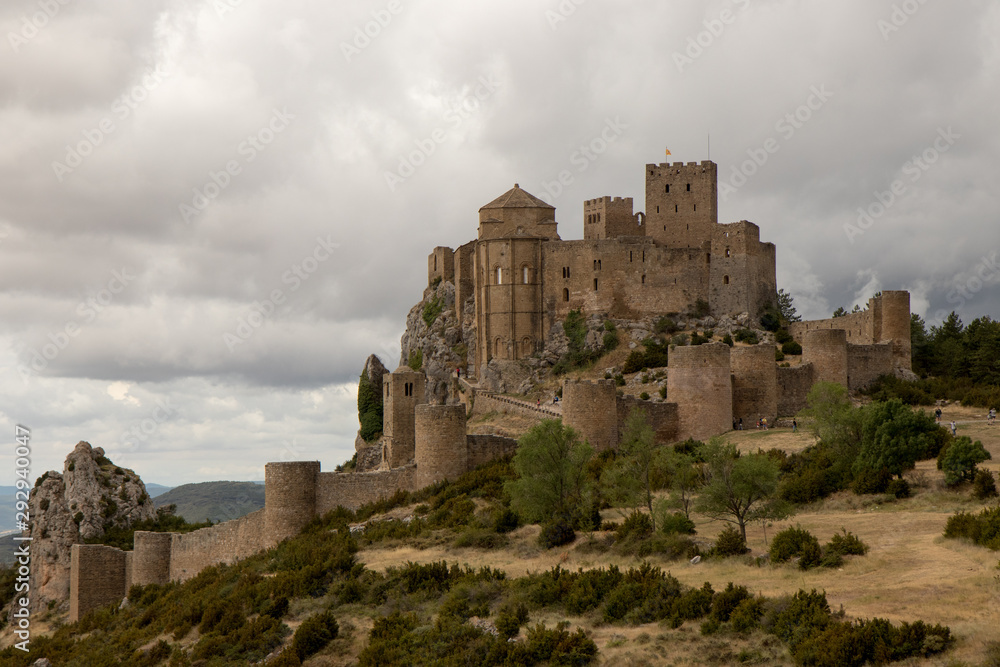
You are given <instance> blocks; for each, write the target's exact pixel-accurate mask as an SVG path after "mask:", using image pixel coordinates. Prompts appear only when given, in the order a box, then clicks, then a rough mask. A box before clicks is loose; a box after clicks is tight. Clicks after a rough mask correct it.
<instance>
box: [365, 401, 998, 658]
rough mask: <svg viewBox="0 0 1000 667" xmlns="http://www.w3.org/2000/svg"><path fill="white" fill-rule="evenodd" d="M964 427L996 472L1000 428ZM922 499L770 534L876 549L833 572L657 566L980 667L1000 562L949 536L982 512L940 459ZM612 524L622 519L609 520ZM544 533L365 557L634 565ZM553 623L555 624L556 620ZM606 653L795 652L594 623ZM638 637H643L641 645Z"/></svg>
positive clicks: (950, 410)
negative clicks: (846, 539)
mask: <svg viewBox="0 0 1000 667" xmlns="http://www.w3.org/2000/svg"><path fill="white" fill-rule="evenodd" d="M951 419H955V420H956V421H957V422H959V435H969V436H970V437H972V438H973V439H974V440H981V441H982V443H983V445H984V446H985V447H986V449H987V450H988V451H990V452H991V454H992V455H993V460H992V461H988V462H987V463H986V464H985V466H984V467H986V468H988V469H991V470H993V471H994V472H995V473H996V472H997V471H998V469H1000V425H998V426H994V427H987V426H986V423H985V412H984V411H982V410H976V409H973V408H962V407H952V406H949V407H946V408H945V409H944V420H945V421H946V422H947V421H950V420H951ZM726 437H727V438H728V439H729V440H730V441H732V442H734V443H735V444H737V445H738V446H739V447H740V449H741V450H743V451H756V450H757V449H758V448H761V449H770V448H772V447H777V448H779V449H783V450H786V451H790V452H791V451H798V450H801V449H803V448H805V447H806V446H808V445H809V444H811V443H812V442H813V437H812V435H811V434H809V433H808V432H807V431H803V430H801V429H800V431H799V432H798V433H794V434H793V433H792V432H791V430H790V429H773V430H770V431H767V432H763V431H761V432H758V431H743V432H740V433H731V434H728V436H726ZM908 477H909V479H910V481H911V484H912V485H913V486H914V489H915V496H914V497H913V498H910V499H907V500H902V501H888V502H887V501H886V500H885V499H883V498H881V497H874V496H865V497H859V496H855V495H854V494H852V493H850V492H844V493H839V494H836V495H835V496H833V497H831V498H829V499H827V500H825V501H822V502H820V503H816V504H815V505H813V506H810V507H807V508H804V509H803V510H802V511H800V512H799V513H798V514H797V515H795V516H794V517H793V518H792V519H791V520H789V521H785V522H780V523H778V524H776V525H771V526H768V527H767V537H768V538H770V537H772V536H773V535H774V534H775V533H776V532H777V531H778V530H780V529H781V528H783V527H785V526H787V525H795V524H798V525H800V526H801V527H803V528H805V529H807V530H809V531H810V532H812V533H813V534H814V535H816V537H817V538H818V539H819V540H820V542H823V543H825V542H826V541H828V540H829V539H830V538H831V537H832V536H833V534H834V533H836V532H838V531H839V530H840V529H841V528H846V529H847V530H849V531H851V532H853V533H855V534H856V535H858V536H859V537H860V538H861V539H862V540H864V541H865V542H866V543H867V544H868V545H869V546H870V547H871V551H870V552H869V553H868V555H866V556H863V557H849V558H847V560H846V561H845V563H844V566H843V567H842V568H840V569H837V570H830V569H825V568H819V569H815V570H810V571H808V572H803V571H800V570H799V569H797V568H796V567H795V566H793V565H776V566H771V565H766V566H763V567H757V566H755V565H752V564H751V563H750V562H749V561H750V559H745V560H744V559H728V560H711V559H710V560H707V561H703V562H702V563H700V564H698V565H690V564H689V563H687V562H684V561H681V562H677V561H674V562H668V561H664V560H662V559H658V558H655V557H654V558H650V559H648V560H649V561H650V562H652V563H654V564H657V565H660V566H662V567H663V568H664V569H668V570H670V571H671V572H672V573H673V575H674V576H675V577H677V578H678V579H679V580H680V581H681V582H683V583H685V584H688V585H691V586H700V585H701V584H702V583H703V582H705V581H709V582H711V583H712V585H713V586H714V587H715V588H716V590H719V589H721V588H723V587H725V585H726V583H727V582H729V581H733V582H735V583H740V584H743V585H746V586H748V587H749V588H751V589H752V590H753V591H755V592H758V593H761V594H763V595H768V596H774V595H783V594H790V593H794V592H795V591H797V590H799V589H800V588H804V589H806V590H809V589H813V588H815V589H817V590H824V591H826V594H827V597H828V599H829V601H830V604H831V606H832V607H833V608H834V609H837V608H839V606H840V605H843V607H844V609H845V610H846V612H847V614H848V616H849V617H852V618H870V617H874V616H880V617H884V618H888V619H891V620H893V621H896V622H898V621H904V620H907V621H913V620H916V619H922V620H924V621H927V622H930V623H941V624H944V625H948V626H950V627H951V629H952V632H953V633H955V635H956V636H957V637H958V642H957V644H956V646H955V647H954V648H953V649H952V650H951V651H949V652H948V653H947V654H946V655H945V656H943V657H941V656H939V657H937V658H933V659H928V660H922V661H910V662H908V663H906V664H913V665H917V664H920V665H924V664H927V665H961V664H967V665H978V664H981V663H982V662H983V660H984V659H985V650H986V649H985V645H986V643H987V642H989V641H996V640H997V639H998V638H1000V570H998V567H1000V562H998V558H1000V554H998V553H997V552H993V551H989V550H987V549H984V548H982V547H977V546H973V545H970V544H967V543H963V542H957V541H954V540H945V539H944V538H943V537H942V532H943V530H944V526H945V523H946V522H947V520H948V517H949V516H951V515H952V514H953V513H954V512H956V511H958V510H964V511H972V512H978V511H979V510H980V509H981V508H982V507H984V504H983V503H979V502H976V501H973V500H971V499H970V498H969V492H968V489H967V488H965V489H958V490H950V489H947V488H946V487H945V486H944V482H943V475H942V473H941V472H940V471H939V470H937V467H936V464H935V462H934V461H923V462H921V463H920V464H918V466H917V469H916V470H914V471H912V472H911V473H909V474H908ZM607 514H608V518H611V519H616V518H617V517H616V516H615V515H614V514H613V511H612V512H608V513H607ZM693 518H694V519H695V522H696V524H697V527H698V535H697V537H698V539H699V540H700V541H705V542H706V543H707V542H708V541H710V540H712V539H714V538H715V536H716V535H717V534H718V533H719V531H720V530H721V529H722V528H723V527H724V524H722V523H721V522H708V521H706V520H704V518H703V517H698V516H694V517H693ZM538 530H539V528H538V526H524V527H522V528H520V529H518V530H517V531H515V532H514V533H512V534H511V544H510V546H509V547H508V548H506V549H502V550H497V551H489V552H484V551H478V550H474V549H455V548H452V547H449V546H443V545H442V546H433V547H430V548H426V549H417V548H413V547H408V546H404V547H398V548H393V549H370V550H366V551H363V552H361V553H359V554H358V555H359V557H360V559H361V560H362V561H363V562H364V563H365V564H366V565H368V567H370V568H372V569H376V570H381V569H384V568H385V567H387V566H389V565H398V564H400V563H404V562H406V561H413V562H419V563H428V562H432V561H436V560H442V559H444V560H447V561H449V562H459V563H464V564H468V565H470V566H473V567H481V566H486V565H488V566H490V567H494V568H500V569H503V570H505V571H506V572H507V573H508V574H509V575H510V576H514V577H516V576H521V575H524V574H526V573H528V572H539V571H543V570H547V569H549V568H551V567H553V566H555V565H557V564H559V565H561V566H563V567H567V568H571V569H576V568H584V569H586V568H591V567H599V566H606V565H610V564H617V565H619V566H624V567H628V566H630V565H635V564H636V563H637V562H638V561H637V560H636V559H634V558H629V557H623V556H620V555H617V554H614V553H610V552H609V553H595V552H593V551H587V552H586V553H585V552H584V551H582V550H579V549H577V547H578V546H579V545H580V544H582V543H583V542H584V540H585V539H586V538H581V539H578V541H577V544H576V545H572V546H571V547H570V548H566V547H564V548H559V549H553V550H551V551H544V550H542V549H540V548H539V547H538V546H537V545H536V543H535V538H536V537H537V535H538ZM747 537H748V541H749V546H750V548H751V549H752V550H753V552H754V553H755V554H762V553H766V552H767V544H766V543H765V540H764V529H763V527H762V526H760V525H755V526H752V527H751V528H750V529H749V530H748V535H747ZM554 620H555V619H554V618H553V621H554ZM583 625H584V627H587V629H588V630H589V631H591V632H592V633H593V636H594V639H595V641H596V642H597V645H598V647H599V648H600V650H601V660H602V664H608V665H612V664H614V665H665V664H674V665H695V664H720V665H721V664H733V663H735V662H738V660H737V656H739V654H740V652H741V651H747V653H744V654H743V658H747V659H748V660H749V661H748V663H747V664H754V660H758V658H757V657H754V656H759V661H758V662H756V664H787V663H788V656H787V651H785V650H784V649H783V648H782V647H780V646H778V647H774V646H766V645H765V641H766V638H765V637H764V636H754V637H751V638H749V639H747V640H736V639H735V638H732V637H721V638H720V637H702V636H701V635H700V634H699V633H698V632H697V626H695V625H691V626H686V627H685V628H684V629H683V630H680V631H673V630H669V629H665V628H661V627H659V626H657V625H655V624H654V625H648V626H639V627H635V628H632V627H623V626H617V625H615V626H602V625H600V624H597V625H593V624H591V625H588V624H587V623H585V622H584V623H583ZM640 638H641V639H640Z"/></svg>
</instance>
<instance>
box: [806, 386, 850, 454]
mask: <svg viewBox="0 0 1000 667" xmlns="http://www.w3.org/2000/svg"><path fill="white" fill-rule="evenodd" d="M806 404H807V405H808V407H807V408H806V409H805V410H803V411H802V413H801V414H802V415H804V416H807V417H812V418H813V424H812V431H813V434H814V435H815V436H816V437H817V438H819V439H820V440H822V441H824V442H828V443H837V444H848V445H856V444H858V443H860V442H861V420H860V414H859V413H858V411H856V410H855V409H854V408H853V407H852V406H851V399H850V397H849V396H848V394H847V387H845V386H844V385H842V384H839V383H837V382H817V383H816V384H814V385H813V386H812V388H811V389H810V390H809V394H808V395H807V396H806Z"/></svg>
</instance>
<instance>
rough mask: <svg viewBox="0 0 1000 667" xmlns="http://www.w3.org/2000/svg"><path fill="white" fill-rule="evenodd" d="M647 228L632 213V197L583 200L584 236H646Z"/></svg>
mask: <svg viewBox="0 0 1000 667" xmlns="http://www.w3.org/2000/svg"><path fill="white" fill-rule="evenodd" d="M645 235H646V228H645V226H644V224H642V222H641V221H640V220H639V219H637V216H636V215H634V214H633V213H632V198H631V197H625V198H624V199H623V198H622V197H615V198H614V199H612V198H611V197H600V198H599V199H588V200H586V201H585V202H583V238H584V239H586V240H596V239H613V238H618V237H622V236H645Z"/></svg>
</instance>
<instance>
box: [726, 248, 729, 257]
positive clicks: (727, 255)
mask: <svg viewBox="0 0 1000 667" xmlns="http://www.w3.org/2000/svg"><path fill="white" fill-rule="evenodd" d="M726 257H729V248H726Z"/></svg>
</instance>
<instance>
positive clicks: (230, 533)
mask: <svg viewBox="0 0 1000 667" xmlns="http://www.w3.org/2000/svg"><path fill="white" fill-rule="evenodd" d="M716 202H717V196H716V166H715V164H714V163H712V162H702V163H701V164H696V163H689V164H688V165H686V166H685V165H683V164H681V163H675V164H673V165H667V164H662V165H647V166H646V208H647V212H646V214H645V215H644V214H642V213H638V214H633V212H632V200H631V199H620V198H616V199H611V198H610V197H604V198H602V199H594V200H590V201H587V202H586V203H585V207H584V208H585V216H586V220H585V230H586V231H585V238H584V239H583V240H582V241H562V240H560V239H559V236H558V234H557V233H556V222H555V209H553V208H552V207H551V206H549V205H548V204H545V203H544V202H542V201H541V200H539V199H537V198H535V197H533V196H532V195H530V194H528V193H527V192H525V191H523V190H521V189H520V188H519V187H518V186H516V185H515V187H514V188H513V189H512V190H510V191H508V192H507V193H505V194H504V195H502V196H501V197H499V198H498V199H496V200H494V201H493V202H491V203H490V204H487V205H486V206H484V207H483V208H482V209H480V212H479V213H480V216H479V217H480V222H479V237H478V239H477V240H476V241H472V242H470V243H468V244H466V245H463V246H461V247H460V248H458V250H455V251H452V250H451V249H450V248H444V247H438V248H436V249H435V250H434V252H433V253H431V255H430V257H429V260H428V274H429V275H428V277H429V282H430V283H432V284H433V283H435V282H440V281H446V282H453V284H454V288H455V292H456V299H455V303H456V310H458V311H460V312H461V311H462V310H463V308H462V307H461V304H464V303H466V301H467V300H468V299H469V298H474V303H475V312H474V320H475V321H474V325H475V326H474V328H475V338H476V345H475V352H474V356H475V359H474V364H472V365H473V366H474V368H475V370H476V373H477V374H479V373H480V372H481V371H482V370H483V369H484V368H485V366H486V365H487V364H488V363H489V362H490V361H491V360H492V359H501V360H507V361H516V360H519V359H523V358H526V357H530V356H531V355H533V354H536V353H537V352H539V351H541V350H542V349H543V348H544V345H545V340H546V335H545V334H546V332H547V331H549V330H550V329H551V328H552V327H553V325H555V324H558V323H559V322H560V321H561V320H562V319H564V318H565V317H566V315H567V314H568V313H569V312H570V310H573V309H578V308H579V309H581V310H583V311H584V312H587V313H598V314H602V315H607V316H610V317H615V318H620V319H629V318H635V317H642V316H649V315H660V314H663V313H665V312H677V311H683V310H685V309H687V308H688V307H689V306H690V305H691V304H693V303H694V302H696V301H697V300H704V301H705V302H707V303H708V304H709V306H710V308H711V310H712V312H713V313H715V314H717V315H722V314H734V313H748V314H749V315H750V316H751V317H753V318H757V317H758V316H759V315H760V314H761V312H762V311H763V310H764V309H766V308H768V307H769V306H771V305H773V304H774V301H775V297H776V289H775V277H774V276H775V247H774V245H773V244H770V243H761V242H760V240H759V229H758V228H757V226H756V225H754V224H752V223H750V222H746V221H742V222H737V223H733V224H728V225H720V224H718V223H717V221H716V217H717V214H716V208H717V206H716ZM790 333H791V335H792V336H793V338H794V339H795V340H797V341H798V342H799V343H800V344H801V345H802V348H803V354H802V363H801V364H800V365H797V366H788V367H779V366H778V365H777V364H776V362H775V346H774V344H772V343H761V344H759V345H751V346H742V345H738V346H736V347H732V348H730V347H729V346H728V345H726V344H724V343H708V344H704V345H699V346H677V347H675V348H674V349H672V350H671V351H670V354H669V360H668V366H667V369H666V374H667V390H666V398H665V400H663V401H644V400H640V399H637V398H633V397H626V396H618V395H617V393H616V388H615V385H614V383H613V382H612V381H610V380H598V381H584V380H565V381H564V382H563V401H562V404H561V412H559V411H556V410H555V409H554V408H547V407H540V406H537V405H534V404H530V403H528V402H525V401H519V400H517V399H514V398H511V397H508V396H503V395H501V394H498V393H494V392H491V391H486V390H485V389H483V388H481V387H479V386H477V385H476V384H473V383H472V382H470V381H469V379H468V378H459V379H456V385H460V386H461V388H462V391H455V392H454V393H453V394H452V395H451V396H450V398H449V400H447V401H445V404H443V405H432V404H430V402H429V401H428V399H427V391H426V384H427V376H426V375H425V373H423V372H418V371H413V370H411V369H409V368H407V367H406V366H400V367H399V368H398V369H397V370H395V371H393V372H392V373H385V374H384V375H383V376H382V378H381V383H380V384H381V388H382V399H383V436H382V438H381V439H380V441H379V442H378V443H376V444H374V445H373V446H371V447H368V448H366V454H370V455H372V456H367V458H370V459H371V460H372V463H371V465H369V466H365V468H366V469H368V470H369V472H355V473H336V472H321V470H320V464H319V462H318V461H307V462H276V463H268V464H267V465H266V467H265V507H264V509H262V510H259V511H257V512H254V513H253V514H249V515H247V516H245V517H242V518H240V519H237V520H235V521H229V522H226V523H222V524H219V525H216V526H212V527H210V528H205V529H202V530H198V531H195V532H193V533H188V534H185V535H180V534H170V533H148V532H136V533H135V541H134V548H133V551H130V552H125V551H121V550H119V549H115V548H113V547H107V546H100V545H80V544H77V545H73V547H72V561H71V577H70V620H71V621H74V620H76V619H77V618H79V617H80V615H81V614H83V613H85V612H86V611H88V610H90V609H94V608H96V607H99V606H102V605H106V604H111V603H114V602H117V601H118V600H120V599H121V598H122V597H124V596H125V594H126V593H127V591H128V589H129V587H130V586H131V585H133V584H151V583H166V582H168V581H183V580H186V579H189V578H191V577H193V576H195V575H196V574H197V573H198V572H199V571H200V570H201V569H203V568H204V567H207V566H209V565H213V564H216V563H228V562H232V561H234V560H236V559H239V558H245V557H247V556H250V555H252V554H254V553H257V552H259V551H261V550H264V549H267V548H270V547H271V546H274V545H276V544H277V543H278V542H280V541H281V540H282V539H285V538H287V537H290V536H293V535H295V534H296V533H298V531H299V530H301V529H302V528H303V527H304V526H305V525H306V524H307V523H308V522H309V521H310V520H311V519H312V518H313V517H315V516H319V515H322V514H324V513H325V512H327V511H329V510H332V509H334V508H335V507H337V506H338V505H342V506H344V507H348V508H352V509H354V508H357V507H360V506H361V505H363V504H365V503H368V502H372V501H375V500H377V499H379V498H381V497H386V496H389V495H391V494H393V493H394V492H396V491H397V490H400V489H406V490H416V489H420V488H423V487H425V486H427V485H429V484H432V483H435V482H438V481H441V480H444V479H454V478H455V477H457V476H458V475H460V474H462V473H464V472H466V471H468V470H471V469H472V468H474V467H476V466H477V465H480V464H482V463H485V462H487V461H490V460H492V459H495V458H497V457H500V456H504V455H506V454H510V453H512V452H513V451H514V450H515V448H516V446H517V442H516V440H513V439H511V438H507V437H502V436H498V435H471V434H469V433H468V429H467V426H466V420H467V419H468V417H469V416H470V413H471V415H475V414H482V413H486V412H493V411H496V412H514V413H519V414H523V415H526V416H528V417H530V418H533V419H537V420H541V419H548V418H561V419H562V420H563V421H564V423H566V424H567V425H569V426H571V427H573V428H574V429H576V430H577V431H578V432H579V433H580V434H581V436H582V438H583V439H585V440H587V441H588V442H590V444H591V445H592V446H593V447H594V448H595V449H597V450H604V449H609V448H615V447H617V445H618V439H619V434H620V433H621V428H622V425H623V424H624V421H625V419H626V418H627V416H628V414H629V413H630V412H631V411H632V410H633V409H634V408H635V407H639V406H641V407H642V408H643V409H644V410H645V411H646V414H647V418H648V420H649V421H650V423H651V425H652V426H653V428H654V430H655V432H656V437H657V440H658V441H659V442H662V443H669V442H675V441H678V440H684V439H687V438H689V437H693V438H697V439H706V438H709V437H711V436H714V435H718V434H721V433H725V432H726V431H729V430H730V429H731V428H732V427H733V424H734V423H736V422H738V421H740V420H742V421H743V422H744V423H747V424H749V423H753V422H754V421H756V420H757V419H759V418H760V417H766V418H767V419H768V421H769V422H774V421H775V420H776V419H777V418H778V417H788V416H792V415H794V414H796V413H797V412H798V411H799V410H801V409H802V408H803V407H805V402H806V395H807V393H808V391H809V389H810V388H811V387H812V386H813V384H814V383H815V382H817V381H830V382H838V383H840V384H842V385H844V386H846V387H848V388H850V389H852V390H853V389H859V388H863V387H865V386H866V385H868V384H870V383H871V382H872V381H874V380H875V379H876V378H878V377H879V376H881V375H886V374H893V373H896V374H903V375H905V374H907V373H908V372H909V371H910V295H909V293H908V292H905V291H886V292H883V293H881V294H879V295H877V296H875V297H873V298H872V299H871V300H870V301H869V303H868V307H867V308H866V309H865V310H863V311H861V312H857V313H852V314H849V315H846V316H843V317H838V318H833V319H828V320H818V321H810V322H797V323H793V324H791V325H790ZM470 349H471V346H470ZM470 354H472V353H470ZM360 460H361V452H359V461H360Z"/></svg>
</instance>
